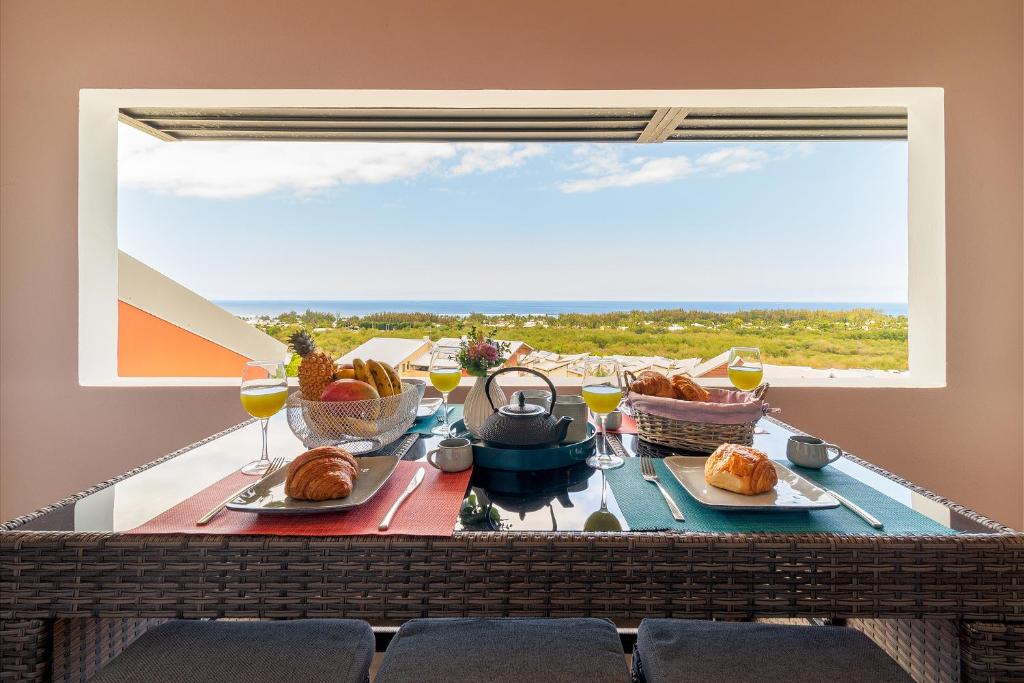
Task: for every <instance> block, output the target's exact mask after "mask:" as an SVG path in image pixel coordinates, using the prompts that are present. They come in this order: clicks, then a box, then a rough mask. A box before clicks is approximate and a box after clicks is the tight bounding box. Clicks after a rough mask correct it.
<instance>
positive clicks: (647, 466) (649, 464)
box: [640, 455, 686, 522]
mask: <svg viewBox="0 0 1024 683" xmlns="http://www.w3.org/2000/svg"><path fill="white" fill-rule="evenodd" d="M640 475H641V476H642V477H643V478H644V480H645V481H649V482H651V483H652V484H654V485H655V486H657V487H658V490H659V491H661V495H662V497H663V498H664V499H665V504H666V505H668V509H669V512H671V513H672V518H673V519H674V520H676V521H677V522H685V521H686V517H685V516H684V515H683V511H682V510H680V509H679V506H678V505H676V502H675V501H674V500H672V496H670V495H669V493H668V491H666V490H665V487H664V486H662V485H661V482H660V481H658V473H657V472H655V471H654V461H653V460H652V459H651V458H650V457H648V456H646V455H641V456H640Z"/></svg>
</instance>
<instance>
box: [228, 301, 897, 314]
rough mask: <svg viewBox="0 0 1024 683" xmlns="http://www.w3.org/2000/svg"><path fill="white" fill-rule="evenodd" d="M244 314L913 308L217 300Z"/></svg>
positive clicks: (889, 309) (893, 307)
mask: <svg viewBox="0 0 1024 683" xmlns="http://www.w3.org/2000/svg"><path fill="white" fill-rule="evenodd" d="M214 303H216V304H217V305H218V306H220V307H222V308H224V309H226V310H228V311H230V312H231V313H233V314H235V315H239V316H246V317H252V316H262V315H266V316H277V315H280V314H281V313H287V312H289V311H296V312H298V313H302V312H304V311H307V310H312V311H322V312H325V313H332V314H334V315H338V316H363V315H370V314H372V313H435V314H438V315H469V314H470V313H483V314H485V315H511V314H515V315H558V314H560V313H612V312H617V311H654V310H662V309H677V308H678V309H683V310H689V311H707V312H709V313H735V312H736V311H749V310H755V309H756V310H779V309H810V310H826V311H844V310H851V309H854V308H873V309H876V310H879V311H881V312H882V313H885V314H886V315H906V314H907V304H906V303H899V302H891V301H889V302H850V301H483V300H476V301H472V300H467V301H416V300H412V299H409V300H395V301H373V300H363V301H316V300H294V301H291V300H279V301H275V300H263V301H257V300H250V301H214Z"/></svg>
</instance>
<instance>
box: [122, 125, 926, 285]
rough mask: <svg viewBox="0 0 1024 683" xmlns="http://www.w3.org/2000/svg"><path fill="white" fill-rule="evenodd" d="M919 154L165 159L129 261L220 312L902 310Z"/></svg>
mask: <svg viewBox="0 0 1024 683" xmlns="http://www.w3.org/2000/svg"><path fill="white" fill-rule="evenodd" d="M906 154H907V152H906V143H905V142H818V143H763V144H753V143H697V142H686V143H664V144H654V145H637V144H632V143H628V144H601V145H598V144H591V145H581V144H574V143H554V144H548V143H545V144H542V145H541V144H530V145H521V144H515V145H512V144H494V143H491V144H486V143H484V144H477V145H458V144H443V143H422V144H405V143H359V144H353V143H310V142H295V143H290V142H286V143H278V142H274V143H267V142H262V143H261V142H186V143H164V142H160V141H157V140H155V139H151V138H149V137H148V136H146V135H144V134H142V133H139V132H137V131H135V130H133V129H131V128H128V127H127V126H123V125H122V126H121V127H120V153H119V157H120V158H119V180H118V185H119V187H118V239H119V243H120V247H121V249H123V250H124V251H126V252H128V253H129V254H131V255H133V256H135V257H136V258H138V259H140V260H142V261H143V262H145V263H147V264H149V265H150V266H152V267H154V268H156V269H158V270H160V271H162V272H164V273H166V274H167V275H169V276H171V277H172V278H174V279H176V280H178V281H179V282H181V283H182V284H183V285H185V286H187V287H189V288H191V289H193V290H195V291H197V292H198V293H200V294H202V295H203V296H205V297H207V298H210V299H561V300H565V299H631V300H666V301H671V300H677V301H678V300H758V301H906V287H907V284H906V283H907V220H906V215H907V208H906V202H907V197H906V175H907V157H906Z"/></svg>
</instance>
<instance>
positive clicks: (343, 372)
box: [334, 366, 356, 379]
mask: <svg viewBox="0 0 1024 683" xmlns="http://www.w3.org/2000/svg"><path fill="white" fill-rule="evenodd" d="M355 378H356V371H355V370H353V369H352V367H351V366H350V367H347V368H346V367H341V366H336V367H335V368H334V379H355Z"/></svg>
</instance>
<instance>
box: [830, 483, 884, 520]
mask: <svg viewBox="0 0 1024 683" xmlns="http://www.w3.org/2000/svg"><path fill="white" fill-rule="evenodd" d="M826 492H827V493H828V494H829V495H830V496H832V497H833V498H835V499H836V500H838V501H839V504H840V505H842V506H843V507H844V508H846V509H847V510H849V511H850V512H852V513H853V514H855V515H857V516H858V517H860V518H861V519H863V520H864V521H865V522H867V523H868V524H870V525H871V526H872V527H874V528H875V529H881V528H882V522H880V521H879V520H878V518H877V517H875V516H874V515H872V514H871V513H870V512H868V511H867V510H865V509H864V508H862V507H861V506H859V505H857V504H856V503H854V502H853V501H851V500H847V499H846V498H844V497H843V496H840V495H839V494H838V493H836V492H835V491H826Z"/></svg>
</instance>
